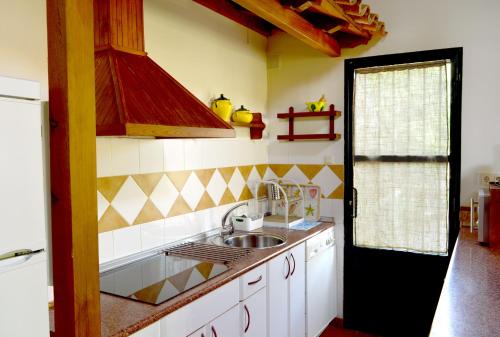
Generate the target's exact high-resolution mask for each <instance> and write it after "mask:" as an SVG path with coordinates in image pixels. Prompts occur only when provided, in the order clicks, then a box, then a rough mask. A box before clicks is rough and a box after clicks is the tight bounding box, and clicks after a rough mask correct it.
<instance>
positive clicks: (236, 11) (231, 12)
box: [194, 0, 274, 37]
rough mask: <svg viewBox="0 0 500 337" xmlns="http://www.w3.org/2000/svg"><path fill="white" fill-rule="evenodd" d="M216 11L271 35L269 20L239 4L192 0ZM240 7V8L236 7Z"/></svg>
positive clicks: (254, 29)
mask: <svg viewBox="0 0 500 337" xmlns="http://www.w3.org/2000/svg"><path fill="white" fill-rule="evenodd" d="M194 2H197V3H199V4H200V5H203V6H205V7H207V8H209V9H211V10H213V11H214V12H216V13H219V14H221V15H223V16H225V17H227V18H228V19H231V20H233V21H235V22H237V23H239V24H240V25H242V26H245V27H247V28H248V29H251V30H253V31H255V32H257V33H259V34H261V35H264V36H266V37H268V36H271V33H272V31H273V28H274V26H273V25H271V24H270V23H269V22H267V21H265V20H263V19H261V18H259V17H258V16H256V15H254V14H252V13H250V12H249V11H247V10H245V9H244V8H241V7H240V6H239V5H237V4H235V3H234V2H232V1H220V0H194ZM238 7H240V8H238Z"/></svg>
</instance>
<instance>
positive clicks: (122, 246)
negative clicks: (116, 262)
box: [113, 226, 141, 258]
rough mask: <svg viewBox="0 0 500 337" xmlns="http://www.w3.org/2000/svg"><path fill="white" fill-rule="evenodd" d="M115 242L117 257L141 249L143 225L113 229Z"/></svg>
mask: <svg viewBox="0 0 500 337" xmlns="http://www.w3.org/2000/svg"><path fill="white" fill-rule="evenodd" d="M113 243H114V255H115V256H114V257H115V258H119V257H123V256H127V255H130V254H134V253H137V252H139V251H141V227H140V226H129V227H125V228H120V229H117V230H115V231H113Z"/></svg>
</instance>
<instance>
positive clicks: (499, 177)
mask: <svg viewBox="0 0 500 337" xmlns="http://www.w3.org/2000/svg"><path fill="white" fill-rule="evenodd" d="M477 179H478V184H479V185H480V186H481V187H488V186H489V184H490V182H498V183H500V173H484V172H483V173H478V175H477Z"/></svg>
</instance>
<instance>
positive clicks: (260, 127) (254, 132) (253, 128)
mask: <svg viewBox="0 0 500 337" xmlns="http://www.w3.org/2000/svg"><path fill="white" fill-rule="evenodd" d="M252 115H253V120H252V122H250V123H240V122H231V125H232V126H240V127H244V128H250V139H262V132H263V131H264V129H265V128H266V124H264V122H262V114H261V113H259V112H254V113H252Z"/></svg>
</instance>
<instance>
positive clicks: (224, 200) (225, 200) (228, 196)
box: [219, 188, 236, 206]
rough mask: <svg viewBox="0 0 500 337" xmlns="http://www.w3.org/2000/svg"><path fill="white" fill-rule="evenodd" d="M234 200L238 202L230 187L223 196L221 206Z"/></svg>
mask: <svg viewBox="0 0 500 337" xmlns="http://www.w3.org/2000/svg"><path fill="white" fill-rule="evenodd" d="M233 202H236V199H234V196H233V193H231V191H230V190H229V188H226V190H225V191H224V194H223V195H222V198H221V199H220V202H219V206H221V205H227V204H232V203H233Z"/></svg>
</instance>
